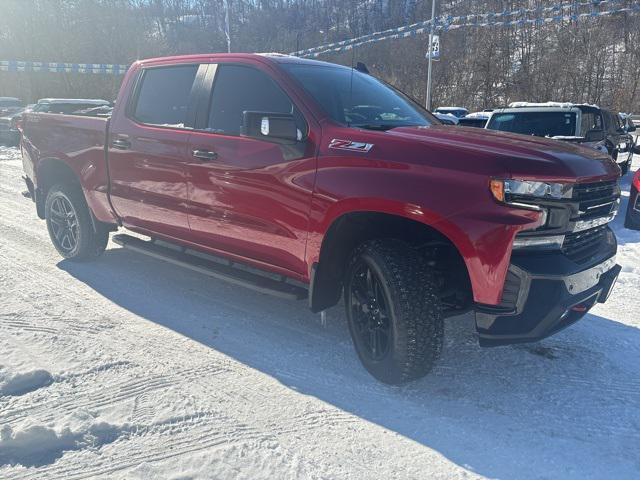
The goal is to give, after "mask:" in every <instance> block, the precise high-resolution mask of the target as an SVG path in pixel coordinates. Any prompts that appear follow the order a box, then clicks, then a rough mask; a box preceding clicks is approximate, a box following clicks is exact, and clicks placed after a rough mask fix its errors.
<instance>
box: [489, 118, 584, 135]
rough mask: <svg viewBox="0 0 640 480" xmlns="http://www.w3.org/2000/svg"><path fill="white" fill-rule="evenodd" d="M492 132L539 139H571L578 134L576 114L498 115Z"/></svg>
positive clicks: (490, 126)
mask: <svg viewBox="0 0 640 480" xmlns="http://www.w3.org/2000/svg"><path fill="white" fill-rule="evenodd" d="M488 128H489V129H490V130H501V131H503V132H513V133H521V134H523V135H535V136H538V137H560V136H562V137H570V136H574V135H575V132H576V114H575V112H513V113H496V114H494V115H493V116H492V117H491V122H490V124H489V126H488Z"/></svg>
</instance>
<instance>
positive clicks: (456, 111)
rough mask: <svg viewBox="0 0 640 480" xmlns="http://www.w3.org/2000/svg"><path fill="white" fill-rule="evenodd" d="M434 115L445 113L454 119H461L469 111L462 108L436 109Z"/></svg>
mask: <svg viewBox="0 0 640 480" xmlns="http://www.w3.org/2000/svg"><path fill="white" fill-rule="evenodd" d="M434 113H445V114H449V115H453V116H454V117H458V118H462V117H464V116H465V115H467V114H468V113H469V110H467V109H466V108H463V107H438V108H436V109H435V111H434Z"/></svg>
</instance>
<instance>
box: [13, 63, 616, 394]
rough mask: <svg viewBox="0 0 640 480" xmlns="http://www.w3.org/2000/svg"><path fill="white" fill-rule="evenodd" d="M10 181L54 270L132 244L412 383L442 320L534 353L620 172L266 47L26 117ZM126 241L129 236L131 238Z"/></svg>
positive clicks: (604, 234)
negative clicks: (327, 327)
mask: <svg viewBox="0 0 640 480" xmlns="http://www.w3.org/2000/svg"><path fill="white" fill-rule="evenodd" d="M22 129H23V135H22V140H21V149H22V154H23V165H24V170H25V172H26V176H25V181H26V184H27V187H28V189H29V192H30V194H31V195H30V196H31V198H32V199H33V200H34V202H35V206H36V209H37V213H38V216H39V217H40V218H42V219H45V220H46V224H47V228H48V230H49V234H50V237H51V240H52V242H53V244H54V246H55V248H56V249H57V250H58V252H59V253H60V254H61V255H62V256H63V257H64V258H66V259H69V260H87V259H92V258H95V257H96V256H98V255H100V254H101V253H102V252H103V251H104V250H105V247H106V245H107V242H108V238H109V233H110V232H112V231H114V230H116V229H119V228H124V229H126V230H128V231H130V232H135V233H136V235H132V234H126V233H120V234H116V235H115V236H114V238H113V240H114V241H115V242H116V243H118V244H120V245H122V246H124V247H125V248H129V249H132V250H135V251H137V252H140V253H144V254H148V255H151V256H153V257H155V258H159V259H163V260H166V261H169V262H171V263H173V264H175V265H180V266H182V267H188V268H191V269H193V270H196V271H198V272H201V273H203V274H206V275H209V276H212V277H215V278H221V279H224V280H228V281H230V282H233V283H235V284H238V285H243V286H245V287H248V288H252V289H254V290H257V291H260V292H266V293H272V294H276V295H280V296H282V297H286V298H297V299H308V303H309V306H310V308H311V310H312V311H313V312H323V311H325V310H326V309H328V308H330V307H332V306H334V305H336V304H337V303H339V302H340V300H341V299H343V302H344V305H345V308H346V317H347V322H348V326H349V330H350V333H351V336H352V339H353V343H354V346H355V350H356V352H357V354H358V356H359V358H360V360H361V361H362V363H363V365H364V367H365V368H366V369H367V370H368V371H369V372H370V373H371V374H372V375H373V376H374V377H376V378H377V379H379V380H380V381H383V382H387V383H393V384H396V383H402V382H407V381H410V380H414V379H417V378H420V377H421V376H423V375H425V374H426V373H427V372H428V371H429V370H430V369H431V368H432V366H433V365H434V362H436V359H437V358H438V355H439V353H440V351H441V348H442V345H443V331H444V328H443V322H444V320H445V319H446V318H449V317H454V316H458V315H460V314H462V313H465V312H473V313H474V314H475V320H476V329H477V334H478V338H479V341H480V343H481V344H482V345H483V346H494V345H506V344H512V343H518V342H531V341H536V340H539V339H542V338H544V337H547V336H549V335H551V334H553V333H555V332H557V331H559V330H561V329H563V328H564V327H567V326H568V325H570V324H572V323H574V322H576V321H577V320H578V319H580V318H581V317H583V316H584V315H585V313H586V312H587V311H588V310H589V309H590V308H591V307H593V306H594V305H595V304H596V303H598V302H604V301H605V300H606V299H607V297H608V295H609V293H610V292H611V289H612V288H613V284H614V282H615V280H616V277H617V275H618V272H619V270H620V267H619V266H618V265H616V260H615V255H616V249H617V243H616V238H615V236H614V234H613V232H612V230H611V229H610V228H609V226H608V222H609V221H610V220H611V219H612V218H613V216H614V215H615V213H616V211H617V209H618V205H619V197H620V189H619V186H618V180H617V179H618V177H619V175H620V169H619V168H618V166H617V165H616V164H615V163H614V162H613V161H612V159H611V158H610V157H609V156H608V155H606V154H603V153H600V152H597V151H595V150H592V149H587V148H583V147H580V146H576V145H572V144H565V143H561V142H555V141H552V140H548V139H544V138H536V137H528V136H522V135H517V134H511V133H503V132H490V131H484V130H479V129H474V128H451V127H446V126H443V125H441V124H440V123H439V122H438V120H437V119H435V118H434V117H433V116H432V115H431V114H430V113H429V112H427V111H426V110H423V109H422V108H421V107H420V106H418V105H417V104H415V103H414V102H413V101H412V100H410V99H409V98H407V97H406V96H405V95H403V94H402V93H400V92H399V91H396V90H395V89H394V88H392V87H390V86H388V85H387V84H385V83H384V82H381V81H379V80H377V79H376V78H374V77H373V76H371V75H369V74H367V73H363V72H361V71H358V70H356V69H353V68H348V67H343V66H339V65H333V64H329V63H324V62H319V61H313V60H303V59H299V58H295V57H290V56H283V55H277V54H269V55H267V54H209V55H196V56H181V57H171V58H160V59H151V60H144V61H138V62H136V63H135V64H133V65H132V66H131V68H130V70H129V71H128V73H127V74H126V76H125V78H124V80H123V84H122V87H121V90H120V93H119V95H118V99H117V101H116V104H115V109H114V110H113V113H112V116H111V117H110V118H108V119H107V118H99V117H95V118H91V117H80V116H74V115H57V114H50V113H29V114H27V115H25V119H24V122H23V124H22ZM139 234H141V235H139Z"/></svg>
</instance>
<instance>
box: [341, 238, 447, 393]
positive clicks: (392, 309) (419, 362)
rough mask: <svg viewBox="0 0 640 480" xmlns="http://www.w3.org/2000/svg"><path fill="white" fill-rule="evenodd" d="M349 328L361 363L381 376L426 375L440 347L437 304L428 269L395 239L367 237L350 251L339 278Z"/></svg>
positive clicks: (389, 379) (390, 379) (401, 379)
mask: <svg viewBox="0 0 640 480" xmlns="http://www.w3.org/2000/svg"><path fill="white" fill-rule="evenodd" d="M344 295H345V307H346V310H347V319H348V323H349V331H350V332H351V337H352V339H353V343H354V346H355V349H356V352H357V353H358V357H360V360H361V361H362V364H363V365H364V367H365V368H366V369H367V370H368V371H369V373H371V375H373V376H374V377H375V378H377V379H378V380H380V381H381V382H384V383H388V384H401V383H405V382H409V381H412V380H416V379H418V378H421V377H423V376H424V375H426V374H427V373H428V372H429V371H430V370H431V369H432V367H433V365H434V364H435V362H436V360H437V359H438V357H439V356H440V352H441V350H442V339H443V335H444V325H443V320H442V307H441V302H440V299H439V297H438V295H437V287H436V283H435V281H434V277H433V274H432V272H430V270H429V268H428V266H427V265H426V262H425V261H424V260H423V259H422V257H421V256H420V255H419V253H418V252H417V251H416V250H415V249H413V248H412V247H410V246H409V245H408V244H406V243H404V242H402V241H399V240H390V239H389V240H386V239H385V240H372V241H369V242H366V243H364V244H363V245H362V246H360V247H359V248H358V249H356V251H355V252H354V254H353V255H352V257H351V261H350V263H349V266H348V268H347V273H346V277H345V282H344Z"/></svg>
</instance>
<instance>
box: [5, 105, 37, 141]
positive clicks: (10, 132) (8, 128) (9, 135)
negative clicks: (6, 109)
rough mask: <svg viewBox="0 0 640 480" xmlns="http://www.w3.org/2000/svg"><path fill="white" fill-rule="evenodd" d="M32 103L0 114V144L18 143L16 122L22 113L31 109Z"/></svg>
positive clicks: (18, 133) (18, 136)
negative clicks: (5, 113) (2, 114)
mask: <svg viewBox="0 0 640 480" xmlns="http://www.w3.org/2000/svg"><path fill="white" fill-rule="evenodd" d="M33 107H34V105H27V106H26V107H23V108H20V109H19V110H16V111H14V112H12V113H9V114H7V115H4V116H0V144H5V145H9V146H15V145H18V144H19V143H20V131H19V130H18V122H19V121H20V119H21V118H22V114H24V113H27V112H30V111H32V109H33Z"/></svg>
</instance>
